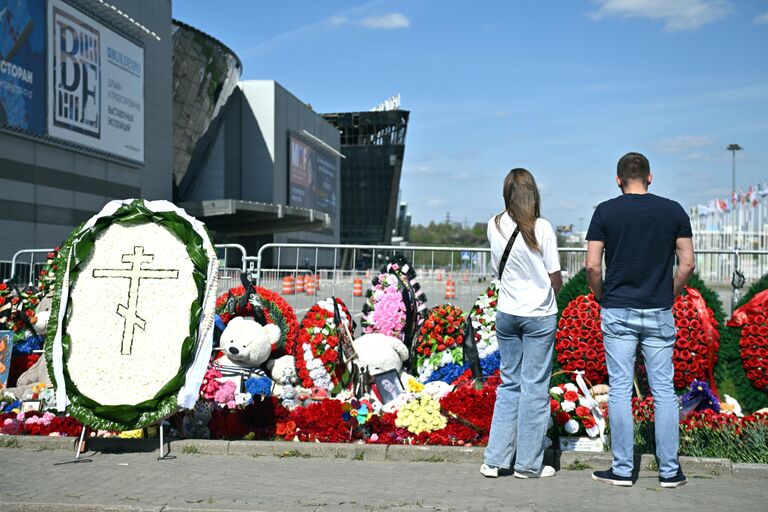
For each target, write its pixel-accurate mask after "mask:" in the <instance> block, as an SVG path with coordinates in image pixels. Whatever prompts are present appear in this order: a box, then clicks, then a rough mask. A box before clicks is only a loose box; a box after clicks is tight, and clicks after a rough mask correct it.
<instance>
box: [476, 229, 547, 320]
mask: <svg viewBox="0 0 768 512" xmlns="http://www.w3.org/2000/svg"><path fill="white" fill-rule="evenodd" d="M515 227H516V224H515V221H513V220H512V217H510V216H509V215H508V214H504V215H503V216H502V218H501V231H499V230H498V229H497V228H496V222H495V220H494V217H491V219H490V220H489V221H488V241H489V242H490V243H491V262H492V264H493V272H494V274H495V275H497V276H498V275H499V263H500V260H501V256H502V255H503V254H504V249H505V248H506V247H507V241H508V240H509V237H511V236H512V233H513V232H514V231H515ZM534 232H535V233H536V241H537V242H539V247H541V250H542V252H541V253H538V252H536V251H533V250H531V249H530V248H528V245H527V244H526V243H525V239H523V235H522V233H520V234H518V235H517V239H516V240H515V243H514V244H513V245H512V250H511V251H510V252H509V257H508V258H507V266H506V268H504V269H503V272H502V274H501V276H500V278H501V286H500V287H499V302H498V304H497V309H498V310H499V311H501V312H503V313H507V314H509V315H516V316H526V317H532V316H547V315H554V314H556V313H557V302H556V301H555V291H554V290H553V289H552V281H550V279H549V274H551V273H553V272H557V271H558V270H560V256H559V254H558V252H557V237H556V236H555V232H554V230H553V229H552V225H551V224H550V223H549V222H547V221H546V220H544V219H536V227H535V228H534Z"/></svg>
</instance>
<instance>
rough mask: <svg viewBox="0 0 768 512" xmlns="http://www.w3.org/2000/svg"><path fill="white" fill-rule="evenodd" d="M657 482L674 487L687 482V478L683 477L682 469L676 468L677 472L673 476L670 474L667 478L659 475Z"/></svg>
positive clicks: (663, 485)
mask: <svg viewBox="0 0 768 512" xmlns="http://www.w3.org/2000/svg"><path fill="white" fill-rule="evenodd" d="M659 483H660V484H661V486H662V487H667V488H675V487H680V486H681V485H685V484H687V483H688V479H687V478H685V475H684V474H683V470H682V469H678V470H677V474H676V475H675V476H670V477H667V478H665V477H663V476H660V477H659Z"/></svg>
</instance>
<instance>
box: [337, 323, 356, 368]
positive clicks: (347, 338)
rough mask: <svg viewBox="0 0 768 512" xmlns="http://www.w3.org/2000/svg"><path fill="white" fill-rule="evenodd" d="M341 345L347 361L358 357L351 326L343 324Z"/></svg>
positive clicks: (340, 337)
mask: <svg viewBox="0 0 768 512" xmlns="http://www.w3.org/2000/svg"><path fill="white" fill-rule="evenodd" d="M339 345H341V353H342V354H344V360H345V361H351V360H352V359H354V358H356V357H357V354H356V353H355V349H354V347H353V346H352V333H350V332H349V328H348V327H347V326H346V325H343V324H342V329H341V334H340V336H339Z"/></svg>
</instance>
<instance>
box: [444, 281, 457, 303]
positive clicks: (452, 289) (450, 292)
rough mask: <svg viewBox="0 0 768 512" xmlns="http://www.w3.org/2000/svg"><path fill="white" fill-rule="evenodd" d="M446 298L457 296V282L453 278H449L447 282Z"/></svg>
mask: <svg viewBox="0 0 768 512" xmlns="http://www.w3.org/2000/svg"><path fill="white" fill-rule="evenodd" d="M445 298H446V299H455V298H456V282H455V281H454V280H453V279H450V278H449V279H448V280H447V281H446V282H445Z"/></svg>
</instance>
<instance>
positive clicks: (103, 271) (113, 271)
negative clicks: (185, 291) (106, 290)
mask: <svg viewBox="0 0 768 512" xmlns="http://www.w3.org/2000/svg"><path fill="white" fill-rule="evenodd" d="M153 259H155V255H154V254H144V247H141V246H135V247H134V248H133V254H130V253H129V254H123V258H122V261H123V263H130V264H131V268H128V269H121V268H97V269H94V270H93V277H116V278H119V279H128V282H129V284H128V304H126V305H123V304H118V305H117V314H118V315H119V316H121V317H123V318H124V319H125V323H124V326H123V341H122V343H121V344H120V353H121V354H122V355H130V354H131V349H132V348H133V335H134V332H135V329H136V327H138V328H139V329H141V330H144V328H145V327H146V322H145V320H144V319H143V318H141V317H140V316H139V315H138V313H137V311H136V310H137V306H138V305H139V284H140V283H141V280H142V279H178V278H179V271H178V270H168V269H146V268H142V267H143V265H144V264H145V263H152V260H153Z"/></svg>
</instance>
